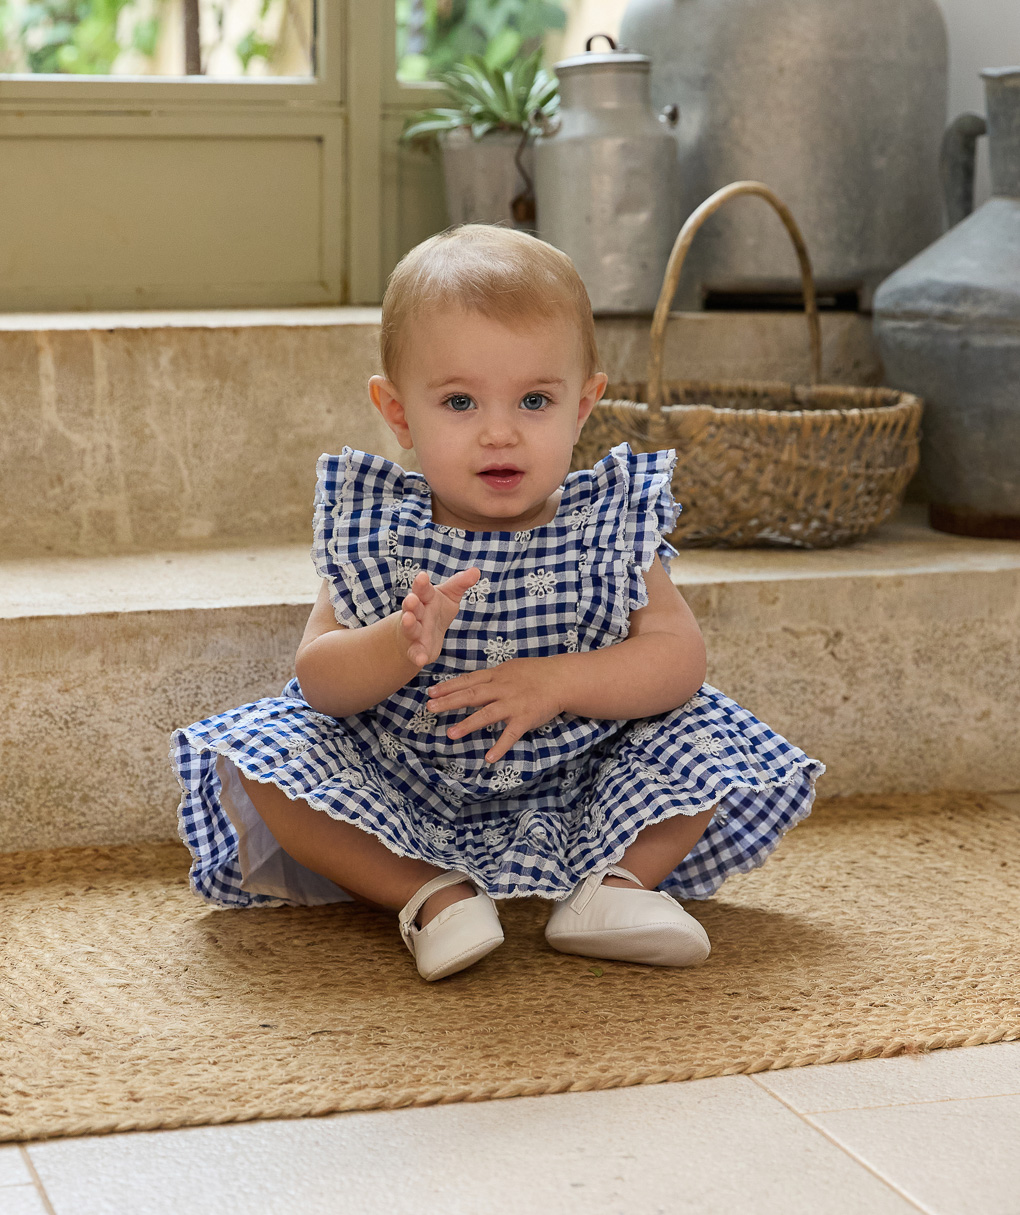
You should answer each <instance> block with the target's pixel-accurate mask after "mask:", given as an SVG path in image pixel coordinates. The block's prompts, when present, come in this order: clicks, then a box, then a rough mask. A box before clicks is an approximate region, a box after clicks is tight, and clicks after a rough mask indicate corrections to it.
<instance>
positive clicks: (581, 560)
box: [577, 549, 591, 574]
mask: <svg viewBox="0 0 1020 1215" xmlns="http://www.w3.org/2000/svg"><path fill="white" fill-rule="evenodd" d="M590 560H591V553H589V552H588V550H587V549H585V550H584V552H582V553H579V554H578V558H577V570H578V573H580V574H586V573H587V572H588V562H589V561H590Z"/></svg>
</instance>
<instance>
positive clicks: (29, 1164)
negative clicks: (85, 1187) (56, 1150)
mask: <svg viewBox="0 0 1020 1215" xmlns="http://www.w3.org/2000/svg"><path fill="white" fill-rule="evenodd" d="M18 1147H20V1148H21V1158H22V1159H23V1160H24V1162H25V1167H26V1168H27V1169H28V1173H29V1176H30V1177H31V1178H32V1184H33V1185H34V1186H35V1189H36V1193H37V1194H38V1195H39V1197H40V1199H41V1200H42V1204H43V1207H44V1208H45V1209H46V1215H57V1213H56V1211H55V1210H54V1209H53V1203H52V1202H50V1196H49V1194H47V1193H46V1187H45V1186H44V1185H43V1183H42V1178H41V1177H40V1176H39V1174H38V1172H37V1171H36V1167H35V1164H34V1162H33V1160H32V1157H31V1156H29V1154H28V1148H29V1145H28V1144H27V1143H19V1144H18Z"/></svg>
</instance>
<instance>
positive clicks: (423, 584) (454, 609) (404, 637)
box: [400, 565, 482, 667]
mask: <svg viewBox="0 0 1020 1215" xmlns="http://www.w3.org/2000/svg"><path fill="white" fill-rule="evenodd" d="M481 576H482V571H481V570H480V569H478V567H477V566H474V565H472V566H471V567H470V568H469V569H466V570H460V572H459V573H456V574H454V575H453V577H452V578H448V579H447V580H446V581H445V582H441V583H440V584H439V585H438V586H433V585H432V581H431V579H430V578H429V576H428V574H427V573H426V572H425V571H424V570H422V572H421V573H420V574H418V575H417V576H416V577H415V580H414V581H413V582H412V583H411V591H410V594H408V595H405V596H404V601H403V603H402V605H401V607H402V609H403V610H402V613H401V617H400V639H401V645H402V646H403V645H406V646H407V657H408V659H409V660H410V661H411V662H413V663H414V665H415V666H416V667H425V666H428V664H429V663H430V662H435V661H436V659H437V658H438V657H439V655H440V654H441V653H442V652H443V641H444V639H445V638H446V630H447V629H448V628H449V627H450V625H451V624H452V623H453V620H454V617H455V616H456V615H457V613H458V612H459V611H460V601H461V597H462V596H463V594H464V592H465V591H466V590H467V589H468V587H472V586H474V584H475V583H476V582H477V581H478V579H479V578H480V577H481Z"/></svg>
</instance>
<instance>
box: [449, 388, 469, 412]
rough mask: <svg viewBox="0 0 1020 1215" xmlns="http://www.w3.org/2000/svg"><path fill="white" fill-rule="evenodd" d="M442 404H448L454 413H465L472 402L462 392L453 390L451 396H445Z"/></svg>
mask: <svg viewBox="0 0 1020 1215" xmlns="http://www.w3.org/2000/svg"><path fill="white" fill-rule="evenodd" d="M444 404H446V405H449V407H450V408H451V409H452V410H453V411H454V413H465V412H466V411H467V410H468V409H469V408H470V407H471V405H473V404H474V402H473V401H472V400H471V398H470V397H469V396H466V395H465V394H464V393H463V392H455V393H454V394H453V396H452V397H447V398H446V400H445V402H444Z"/></svg>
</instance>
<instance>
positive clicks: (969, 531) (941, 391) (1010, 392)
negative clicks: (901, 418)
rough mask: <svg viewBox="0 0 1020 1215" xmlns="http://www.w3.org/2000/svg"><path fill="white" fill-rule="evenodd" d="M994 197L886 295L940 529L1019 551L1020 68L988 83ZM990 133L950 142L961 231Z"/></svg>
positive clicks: (899, 372) (882, 333) (884, 314)
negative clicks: (919, 400)
mask: <svg viewBox="0 0 1020 1215" xmlns="http://www.w3.org/2000/svg"><path fill="white" fill-rule="evenodd" d="M981 75H982V77H983V78H984V82H985V96H986V99H987V108H988V123H987V130H988V135H989V151H990V153H991V168H992V197H991V198H990V199H989V200H988V202H986V203H985V204H984V206H983V207H981V208H979V209H978V210H977V211H975V212H974V213H973V214H972V215H969V216H968V217H967V218H963V219H962V221H961V222H959V223H957V224H956V226H955V227H953V228H950V230H949V231H948V232H947V233H946V234H945V236H943V237H941V239H939V240H937V241H936V242H935V243H934V244H933V245H932V246H931V247H930V248H928V249H925V250H924V252H923V253H921V254H919V255H918V256H917V257H915V258H914V259H913V261H910V262H908V263H907V265H905V266H903V267H901V269H899V270H897V271H896V273H895V274H893V275H892V276H891V277H890V278H888V279H886V281H885V282H884V283H883V284H882V285H881V287H879V289H878V291H877V292H876V294H875V335H876V337H877V339H878V347H879V351H880V353H881V355H882V361H883V363H884V364H885V371H886V380H887V382H888V383H889V384H890V385H892V386H894V387H899V388H909V389H910V391H911V392H916V393H918V395H920V396H922V397H923V398H924V402H925V406H924V419H923V421H922V424H921V425H922V431H923V434H922V439H921V471H922V475H923V477H924V481H925V488H926V490H927V493H928V499H929V508H928V509H929V517H930V519H931V523H932V526H933V527H936V528H939V529H940V530H942V531H947V532H957V533H960V534H962V535H968V536H998V537H1002V538H1007V539H1009V538H1011V539H1017V540H1020V68H1000V69H995V70H990V71H986V72H982V73H981ZM984 129H985V122H984V120H983V119H981V118H979V117H978V116H976V115H974V114H964V115H961V117H960V118H958V119H957V120H956V122H954V123H953V125H952V126H951V127H950V128H949V130H948V131H947V132H946V141H945V145H944V147H945V169H946V186H947V195H948V197H947V204H948V211H949V215H950V219H951V220H956V219H961V216H962V215H966V214H967V212H969V211H970V210H971V208H972V207H973V203H974V144H975V141H976V140H977V137H978V135H979V134H981V133H982V132H983V131H984Z"/></svg>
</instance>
